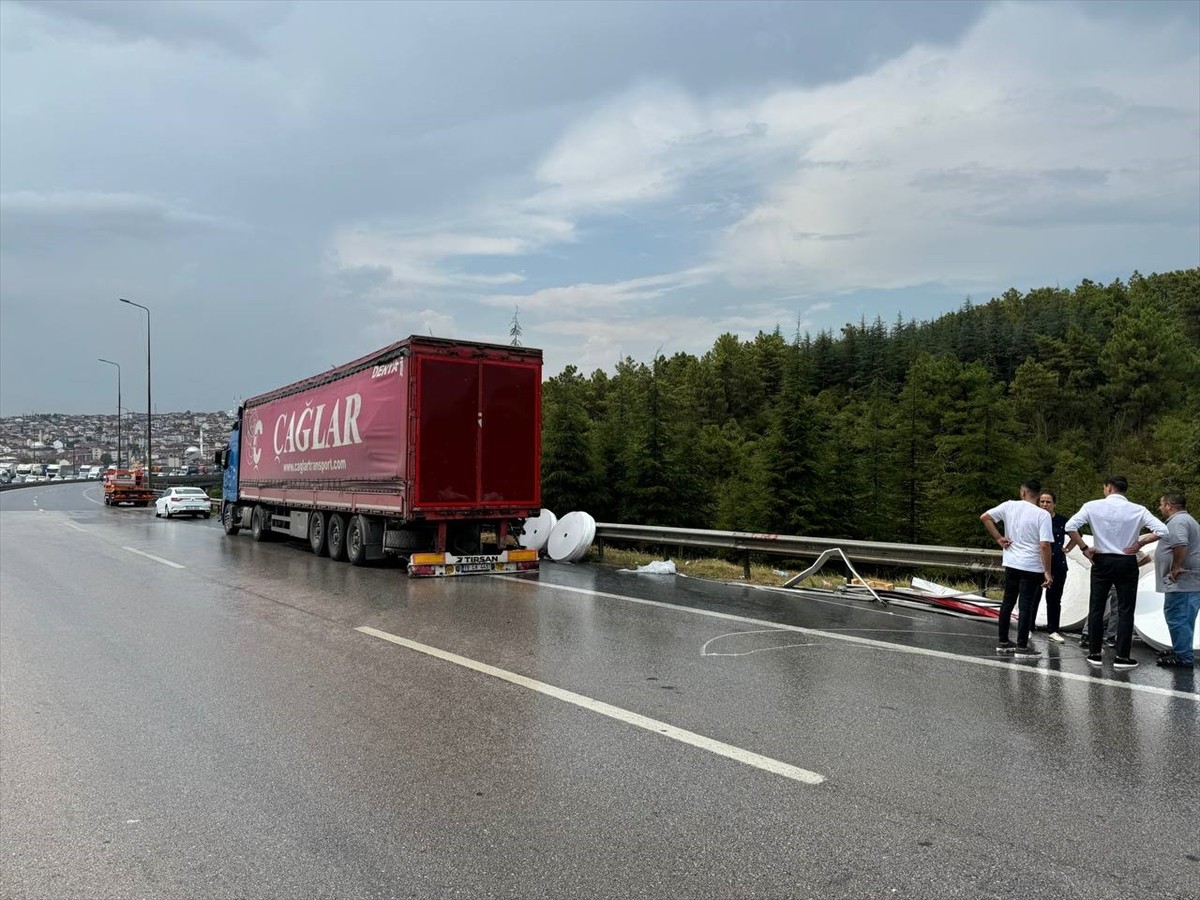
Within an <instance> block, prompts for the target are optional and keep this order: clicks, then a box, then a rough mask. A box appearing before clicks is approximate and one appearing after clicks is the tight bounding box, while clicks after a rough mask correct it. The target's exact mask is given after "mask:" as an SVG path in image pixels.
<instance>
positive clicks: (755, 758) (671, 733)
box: [354, 625, 825, 784]
mask: <svg viewBox="0 0 1200 900" xmlns="http://www.w3.org/2000/svg"><path fill="white" fill-rule="evenodd" d="M354 630H355V631H360V632H362V633H363V634H369V635H371V636H372V637H377V638H380V639H381V640H384V641H390V642H391V643H393V644H398V645H399V646H401V647H407V648H408V649H409V650H415V651H416V652H418V653H424V654H425V655H427V656H432V657H435V658H437V659H440V660H444V661H445V662H449V663H453V664H454V665H456V666H462V667H463V668H465V669H471V670H472V671H475V672H480V673H482V674H484V675H490V676H491V677H493V678H499V679H500V680H501V681H507V682H509V683H510V684H515V685H517V686H519V687H523V688H527V689H528V690H531V691H537V692H538V693H539V694H545V695H546V696H547V697H553V698H554V699H556V700H561V701H563V702H564V703H571V704H574V705H575V706H578V707H581V708H583V709H586V710H588V711H590V712H594V713H599V714H600V715H602V716H608V717H609V718H610V719H616V720H617V721H619V722H624V723H626V724H628V725H634V726H636V727H638V728H644V729H645V730H646V731H652V732H654V733H655V734H660V735H662V736H663V737H668V738H671V739H672V740H675V741H679V742H681V743H684V744H690V745H691V746H693V747H699V748H700V749H701V750H707V751H708V752H709V753H715V754H716V755H718V756H724V757H726V758H727V759H732V760H734V761H736V762H740V763H742V764H744V765H747V766H753V767H754V768H756V769H762V770H763V771H764V772H771V773H773V774H775V775H782V776H783V777H784V778H790V779H792V780H793V781H799V782H802V783H804V784H820V783H821V782H823V781H824V780H825V776H824V775H819V774H818V773H816V772H811V771H809V770H808V769H801V768H799V767H798V766H793V765H791V764H790V763H785V762H781V761H779V760H777V759H771V757H769V756H762V755H760V754H758V753H754V752H752V751H750V750H744V749H742V748H741V747H735V746H733V745H732V744H726V743H724V742H722V741H717V740H714V739H712V738H710V737H705V736H704V735H702V734H696V733H695V732H694V731H686V730H685V729H683V728H676V727H675V726H674V725H668V724H667V723H666V722H660V721H658V720H657V719H651V718H649V717H647V716H643V715H640V714H639V713H635V712H630V711H629V710H627V709H621V708H620V707H619V706H612V705H611V704H608V703H604V702H602V701H600V700H594V699H592V698H591V697H585V696H584V695H583V694H576V693H575V692H574V691H568V690H564V689H563V688H560V687H555V686H554V685H552V684H546V683H545V682H542V681H535V680H534V679H532V678H527V677H525V676H524V675H518V674H517V673H516V672H509V671H508V670H507V669H498V668H496V667H495V666H489V665H488V664H487V663H482V662H479V661H478V660H474V659H468V658H467V657H465V656H459V655H458V654H457V653H450V652H449V651H447V650H441V649H439V648H437V647H431V646H429V645H428V644H419V643H417V642H416V641H410V640H409V639H408V638H403V637H400V636H399V635H395V634H390V633H389V632H386V631H380V630H379V629H377V628H371V627H369V626H366V625H361V626H359V627H358V628H356V629H354Z"/></svg>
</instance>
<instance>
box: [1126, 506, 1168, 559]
mask: <svg viewBox="0 0 1200 900" xmlns="http://www.w3.org/2000/svg"><path fill="white" fill-rule="evenodd" d="M1142 527H1143V528H1145V529H1147V530H1148V531H1149V532H1150V533H1149V534H1143V535H1142V536H1141V537H1139V538H1138V539H1137V540H1136V541H1134V542H1133V543H1132V544H1130V545H1129V546H1128V547H1126V548H1125V552H1126V553H1137V552H1138V551H1139V550H1141V549H1142V548H1143V547H1146V546H1148V545H1150V544H1153V543H1154V542H1155V541H1157V540H1159V539H1161V538H1165V537H1166V536H1167V535H1168V534H1170V529H1169V528H1167V526H1166V525H1165V524H1163V522H1162V521H1161V520H1160V519H1158V518H1157V517H1156V516H1155V515H1154V514H1153V513H1151V512H1150V510H1148V509H1147V510H1143V511H1142Z"/></svg>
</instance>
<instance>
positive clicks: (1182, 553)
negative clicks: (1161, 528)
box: [1163, 544, 1188, 584]
mask: <svg viewBox="0 0 1200 900" xmlns="http://www.w3.org/2000/svg"><path fill="white" fill-rule="evenodd" d="M1187 551H1188V548H1187V544H1179V545H1178V546H1175V547H1172V548H1171V570H1170V571H1169V572H1167V577H1166V578H1164V579H1163V580H1164V581H1169V582H1171V583H1172V584H1173V583H1174V582H1176V581H1178V580H1179V576H1180V575H1182V574H1183V573H1184V571H1185V570H1184V568H1183V564H1184V562H1185V561H1186V560H1187Z"/></svg>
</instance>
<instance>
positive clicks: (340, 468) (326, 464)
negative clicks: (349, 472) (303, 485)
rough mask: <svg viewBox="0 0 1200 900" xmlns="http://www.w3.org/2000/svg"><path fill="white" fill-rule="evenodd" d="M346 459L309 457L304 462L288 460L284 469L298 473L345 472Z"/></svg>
mask: <svg viewBox="0 0 1200 900" xmlns="http://www.w3.org/2000/svg"><path fill="white" fill-rule="evenodd" d="M345 470H346V461H345V460H344V459H309V460H304V461H302V462H286V463H284V464H283V471H285V472H290V473H292V474H297V473H300V472H344V471H345Z"/></svg>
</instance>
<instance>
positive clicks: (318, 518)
mask: <svg viewBox="0 0 1200 900" xmlns="http://www.w3.org/2000/svg"><path fill="white" fill-rule="evenodd" d="M325 523H326V518H325V513H323V512H321V511H320V510H319V509H316V510H313V511H312V513H310V514H309V517H308V546H310V547H311V548H312V552H313V553H315V554H316V555H317V556H328V555H329V543H328V541H327V540H326V538H327V534H326V532H327V531H328V529H327V528H326V526H325Z"/></svg>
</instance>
